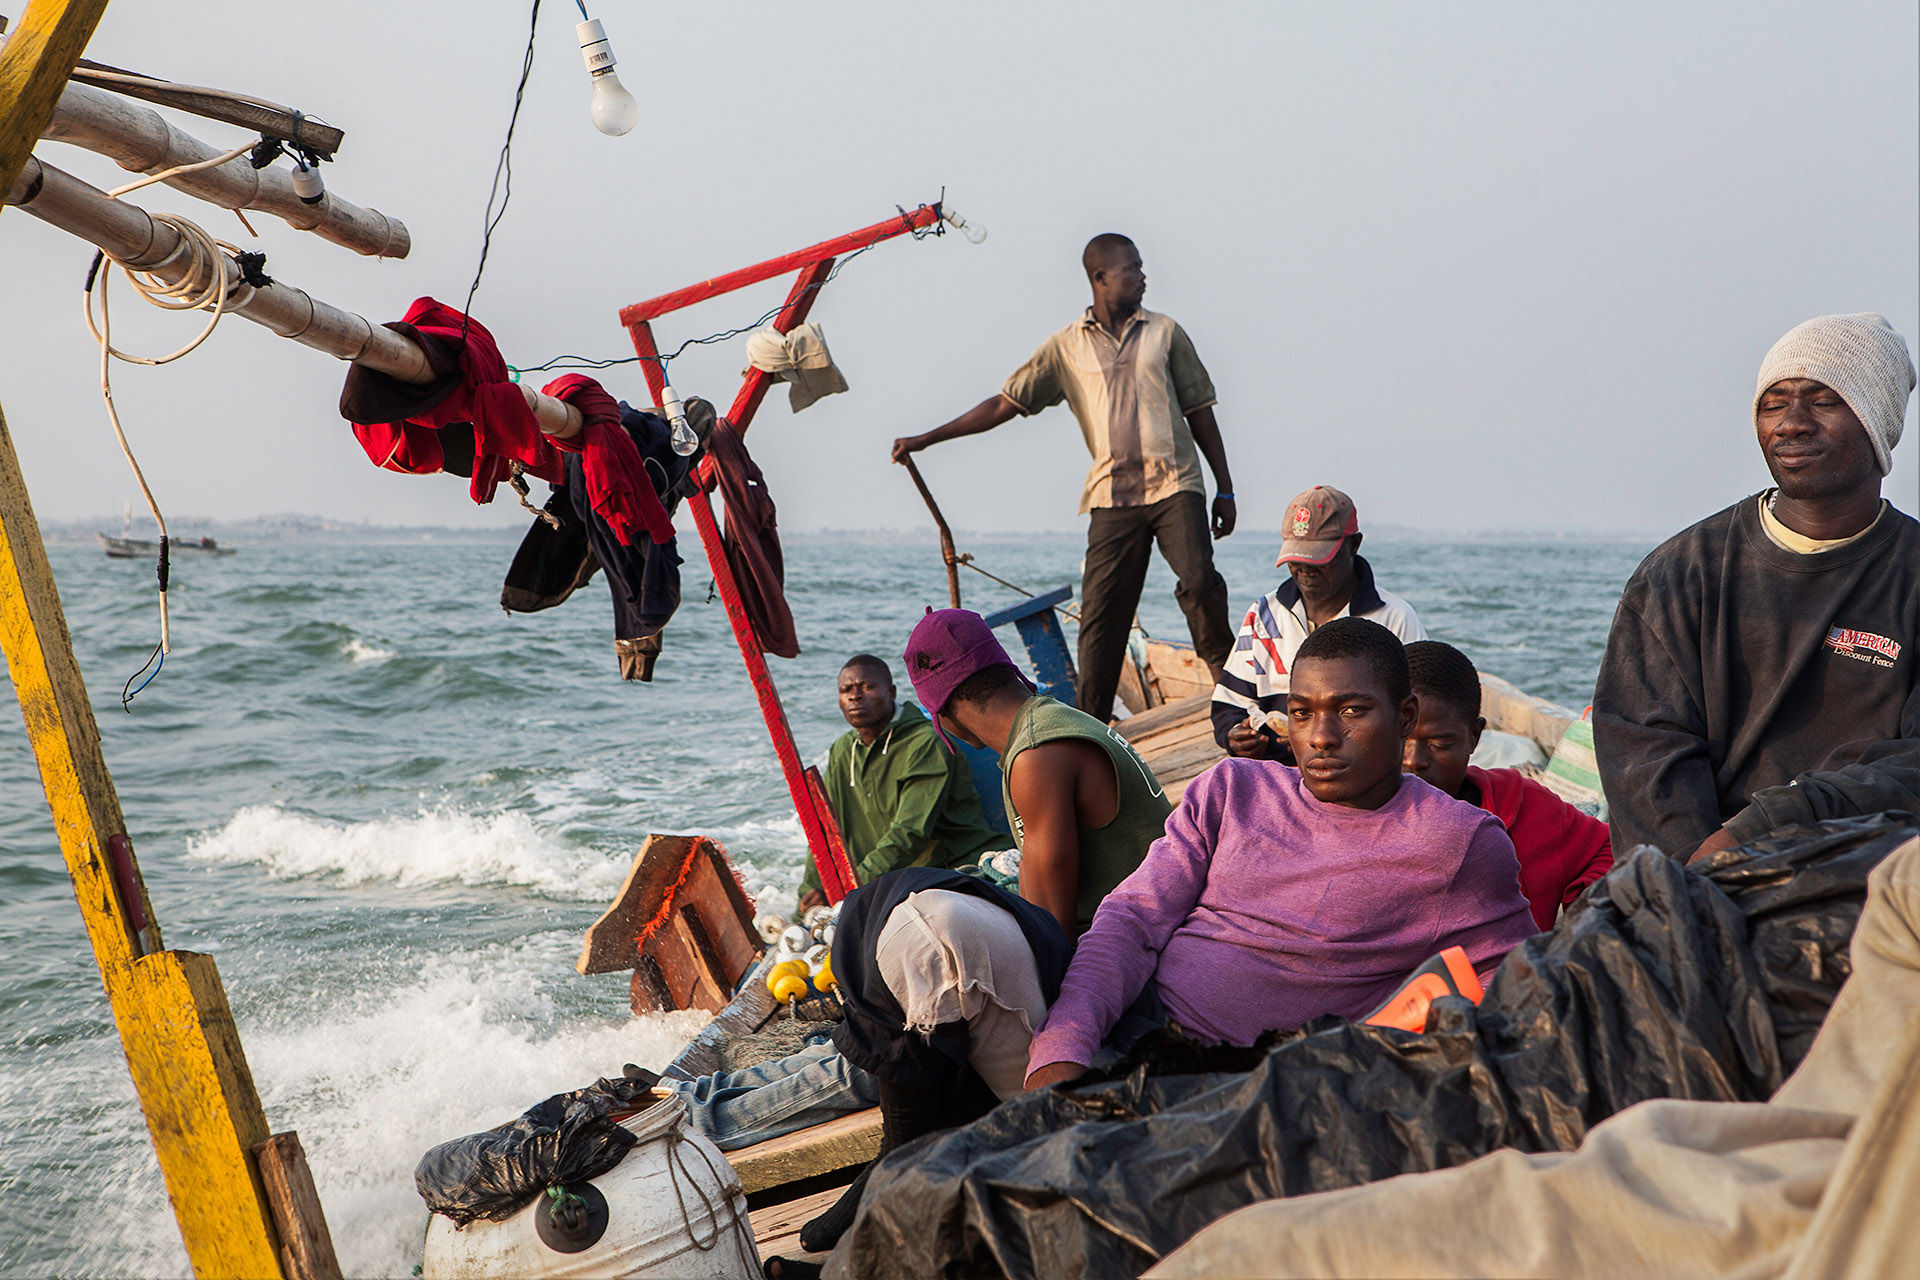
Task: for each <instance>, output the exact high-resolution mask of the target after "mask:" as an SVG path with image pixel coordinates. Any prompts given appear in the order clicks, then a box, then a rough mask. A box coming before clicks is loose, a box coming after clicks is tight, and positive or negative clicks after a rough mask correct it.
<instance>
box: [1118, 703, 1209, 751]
mask: <svg viewBox="0 0 1920 1280" xmlns="http://www.w3.org/2000/svg"><path fill="white" fill-rule="evenodd" d="M1212 705H1213V695H1212V693H1211V691H1209V692H1208V693H1204V694H1195V695H1193V696H1192V697H1187V698H1182V699H1180V701H1178V702H1169V703H1166V704H1165V705H1164V706H1158V707H1155V708H1154V709H1153V710H1151V711H1142V712H1141V713H1140V714H1139V715H1137V716H1129V717H1127V718H1126V719H1125V720H1122V721H1121V722H1120V733H1121V735H1122V736H1123V737H1125V738H1126V740H1127V741H1128V742H1138V741H1139V740H1140V739H1141V738H1144V737H1146V736H1147V735H1148V734H1150V733H1158V732H1160V731H1161V730H1163V729H1166V728H1169V727H1170V726H1173V725H1180V724H1186V723H1188V722H1189V721H1192V720H1197V719H1207V720H1208V722H1209V723H1211V716H1212V712H1211V711H1210V710H1209V708H1210V707H1211V706H1212Z"/></svg>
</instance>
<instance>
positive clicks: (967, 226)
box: [940, 209, 987, 244]
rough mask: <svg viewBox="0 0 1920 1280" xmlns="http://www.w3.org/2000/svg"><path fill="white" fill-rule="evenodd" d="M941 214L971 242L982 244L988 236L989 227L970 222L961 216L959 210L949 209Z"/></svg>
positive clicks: (948, 223)
mask: <svg viewBox="0 0 1920 1280" xmlns="http://www.w3.org/2000/svg"><path fill="white" fill-rule="evenodd" d="M940 216H941V217H943V218H945V219H946V220H947V225H948V226H950V227H952V228H953V229H954V230H955V231H958V232H959V233H960V234H961V235H963V236H965V237H966V238H967V240H968V242H969V243H972V244H980V243H981V242H983V241H984V240H986V238H987V229H986V228H985V227H983V226H981V225H980V224H979V223H977V222H968V221H967V220H966V219H965V218H963V217H961V216H960V213H959V211H958V210H955V209H948V210H947V211H946V212H945V213H943V214H941V215H940Z"/></svg>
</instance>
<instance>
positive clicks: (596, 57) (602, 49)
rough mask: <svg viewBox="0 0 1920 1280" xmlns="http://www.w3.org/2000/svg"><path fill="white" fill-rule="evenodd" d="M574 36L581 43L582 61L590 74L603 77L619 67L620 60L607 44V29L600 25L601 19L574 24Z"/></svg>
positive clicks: (591, 19)
mask: <svg viewBox="0 0 1920 1280" xmlns="http://www.w3.org/2000/svg"><path fill="white" fill-rule="evenodd" d="M573 34H574V36H575V38H576V39H578V40H579V41H580V60H581V61H582V62H584V63H586V64H587V70H588V71H589V72H590V73H592V74H593V75H596V76H603V75H605V74H607V72H609V71H612V70H613V69H614V67H615V66H616V65H618V63H619V61H620V60H619V59H618V58H616V57H614V56H613V46H612V45H610V44H608V43H607V29H606V28H605V27H603V26H601V25H600V19H598V18H589V19H587V20H586V21H585V22H576V23H574V24H573Z"/></svg>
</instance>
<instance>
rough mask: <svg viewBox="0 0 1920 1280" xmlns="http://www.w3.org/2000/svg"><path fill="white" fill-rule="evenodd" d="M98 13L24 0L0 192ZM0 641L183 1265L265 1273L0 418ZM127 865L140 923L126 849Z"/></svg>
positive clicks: (206, 1004)
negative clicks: (120, 839)
mask: <svg viewBox="0 0 1920 1280" xmlns="http://www.w3.org/2000/svg"><path fill="white" fill-rule="evenodd" d="M105 8H106V0H35V2H34V3H32V4H30V5H29V6H28V7H27V10H26V12H25V14H23V15H22V17H21V20H20V23H19V25H18V26H17V27H16V28H15V29H14V31H13V32H12V34H11V36H10V38H9V39H8V41H7V43H6V46H5V48H4V49H0V190H5V189H7V188H9V187H11V186H12V184H13V180H14V178H15V176H16V175H17V174H18V173H19V171H20V167H21V166H22V165H23V164H25V163H26V159H27V157H28V155H30V154H31V153H32V150H33V144H34V143H35V142H36V141H37V140H38V139H39V137H40V133H41V130H43V129H44V128H45V127H46V124H47V121H48V119H49V118H51V116H52V113H53V106H54V103H55V102H56V101H57V100H58V98H59V95H60V90H61V87H62V86H63V85H64V84H65V83H66V79H67V74H68V73H69V72H70V71H71V70H72V69H73V65H74V62H75V60H76V59H78V58H79V56H80V54H81V52H82V51H83V50H84V49H85V48H86V43H87V39H88V37H89V36H91V35H92V33H93V28H94V26H95V24H96V23H98V22H99V20H100V14H101V11H102V10H104V9H105ZM0 647H4V649H5V652H6V658H7V671H8V674H9V675H11V676H12V677H13V687H14V690H15V692H16V693H17V694H18V695H19V700H20V713H21V715H22V716H23V717H24V718H25V720H26V726H27V736H28V737H29V738H30V739H31V740H32V742H33V750H34V755H35V756H36V757H37V758H38V760H39V764H40V780H41V783H42V785H43V786H44V787H45V788H46V793H47V807H48V808H49V809H50V810H51V811H52V814H53V825H54V831H55V834H56V835H57V836H58V837H59V841H60V850H61V853H62V854H64V855H65V857H66V861H67V869H68V871H69V873H70V874H71V875H72V877H73V891H74V897H75V898H76V899H77V900H78V901H79V904H80V914H81V916H82V917H83V918H84V920H85V921H86V926H87V936H88V938H89V939H90V940H91V942H92V943H93V954H94V958H95V960H96V961H98V963H99V965H100V976H101V979H102V981H103V983H104V984H105V986H106V990H107V998H108V1000H109V1001H110V1002H111V1003H112V1006H113V1017H114V1022H115V1023H116V1024H117V1025H118V1027H119V1031H120V1042H121V1045H122V1046H123V1047H124V1048H125V1050H126V1055H127V1066H128V1068H129V1070H130V1071H131V1072H132V1075H133V1082H134V1087H135V1088H136V1089H137V1090H138V1092H139V1095H140V1105H141V1109H142V1110H143V1111H144V1112H145V1114H146V1118H147V1128H148V1130H149V1131H150V1132H151V1133H152V1135H153V1146H154V1151H155V1153H156V1154H157V1155H158V1156H159V1159H160V1170H161V1173H162V1174H163V1175H164V1176H165V1178H166V1183H167V1195H168V1197H169V1198H170V1199H171V1200H172V1202H173V1212H174V1217H175V1219H176V1221H178V1223H179V1224H180V1234H181V1237H182V1239H183V1240H184V1241H185V1243H186V1247H187V1259H188V1261H189V1262H190V1263H191V1265H192V1267H193V1270H194V1274H195V1275H198V1276H202V1277H215V1276H220V1277H225V1276H234V1277H247V1278H249V1280H253V1278H257V1277H271V1278H272V1280H279V1277H280V1275H281V1269H280V1262H279V1253H278V1245H279V1239H278V1235H277V1233H276V1231H275V1229H274V1224H273V1218H272V1214H271V1211H270V1210H269V1208H268V1205H267V1202H266V1198H265V1194H264V1190H263V1188H262V1186H261V1184H260V1178H259V1174H258V1171H257V1168H256V1166H255V1163H254V1160H253V1155H252V1150H253V1147H254V1145H255V1144H257V1143H260V1142H263V1141H265V1140H266V1138H267V1136H268V1131H267V1123H266V1118H265V1116H264V1114H263V1113H262V1112H261V1109H260V1098H259V1095H258V1094H257V1093H256V1092H255V1090H254V1085H253V1076H252V1074H251V1073H250V1072H249V1071H248V1070H247V1061H246V1058H245V1056H244V1055H243V1054H242V1052H241V1049H240V1038H239V1035H238V1034H237V1033H236V1032H235V1030H234V1025H233V1015H232V1013H231V1011H230V1010H229V1009H228V1008H227V998H226V993H225V992H224V991H223V990H222V989H221V986H220V976H219V973H218V972H217V971H216V969H215V967H214V963H213V959H212V958H211V957H210V956H204V955H196V954H194V953H192V952H180V951H162V950H159V947H160V945H161V943H160V934H159V927H158V925H157V923H156V924H153V925H151V926H150V927H149V929H148V930H147V934H146V937H145V939H144V940H143V939H142V938H141V937H140V936H139V935H138V934H136V933H135V931H134V929H133V927H132V925H131V922H130V920H129V916H128V907H129V906H130V905H132V904H129V903H126V902H124V901H123V900H122V897H121V893H120V889H119V887H118V885H117V884H116V882H115V877H114V868H113V865H112V860H111V857H110V855H109V852H108V841H109V839H110V838H111V837H113V836H116V835H120V834H122V833H124V832H125V830H126V824H125V822H124V820H123V819H122V817H121V814H120V799H119V796H118V795H117V794H116V793H115V792H114V788H113V779H112V777H111V776H110V775H109V774H108V773H107V766H106V761H105V760H104V759H102V757H101V755H100V730H99V726H98V725H97V724H95V723H94V719H93V708H92V705H91V704H90V703H89V701H88V699H87V690H86V686H85V684H83V683H82V681H81V679H80V668H79V664H78V663H76V662H75V661H74V656H73V645H72V641H71V638H70V637H69V635H68V632H67V621H66V615H65V614H64V613H63V612H62V610H61V608H60V596H59V593H58V592H57V591H56V590H55V589H54V583H53V572H52V570H51V568H50V567H49V566H48V564H47V552H46V547H45V545H44V544H43V543H42V541H41V538H40V526H39V524H38V523H37V522H36V521H35V519H34V516H33V506H32V504H31V502H29V500H28V498H27V489H26V483H25V481H24V479H23V478H22V477H21V474H20V462H19V458H18V457H17V456H16V455H15V453H14V448H13V437H12V435H11V434H10V433H9V432H8V430H7V424H6V418H5V416H4V415H3V414H0ZM126 864H127V872H128V875H129V877H130V879H131V883H132V886H133V893H134V894H135V895H136V896H137V898H138V900H139V902H138V907H139V910H140V911H141V913H142V915H143V916H144V917H145V918H146V919H148V920H152V919H153V913H152V907H151V903H150V902H149V901H148V900H147V893H146V888H145V886H144V885H143V884H141V882H140V878H139V868H138V865H137V864H136V863H134V862H133V861H132V852H131V849H130V848H129V850H128V852H127V855H126ZM143 953H144V954H143Z"/></svg>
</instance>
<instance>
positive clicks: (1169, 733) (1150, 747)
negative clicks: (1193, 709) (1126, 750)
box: [1129, 715, 1213, 755]
mask: <svg viewBox="0 0 1920 1280" xmlns="http://www.w3.org/2000/svg"><path fill="white" fill-rule="evenodd" d="M1212 737H1213V717H1212V716H1211V715H1209V716H1207V717H1206V718H1205V719H1201V718H1200V717H1198V716H1195V717H1194V718H1193V719H1191V720H1188V721H1187V722H1186V723H1184V724H1176V725H1170V726H1168V727H1167V728H1165V729H1161V730H1158V731H1157V732H1154V733H1149V734H1145V735H1143V736H1141V737H1138V738H1132V739H1129V741H1131V742H1132V743H1133V749H1134V750H1135V751H1138V752H1139V753H1140V754H1141V755H1145V754H1147V753H1148V752H1150V751H1171V750H1173V749H1174V748H1175V747H1184V746H1186V745H1187V744H1188V743H1190V742H1200V741H1203V740H1211V739H1212Z"/></svg>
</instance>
